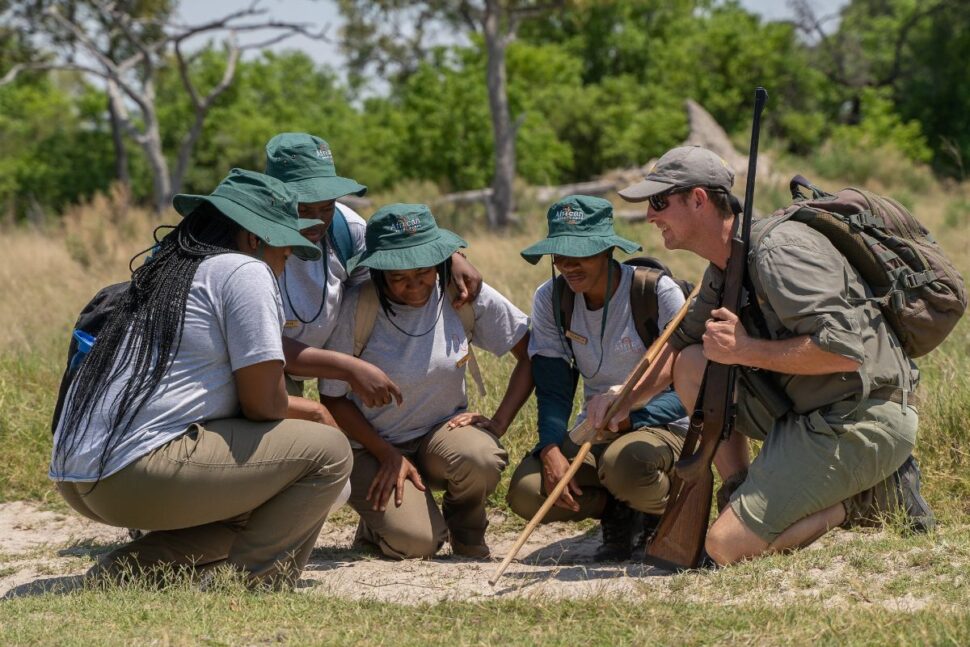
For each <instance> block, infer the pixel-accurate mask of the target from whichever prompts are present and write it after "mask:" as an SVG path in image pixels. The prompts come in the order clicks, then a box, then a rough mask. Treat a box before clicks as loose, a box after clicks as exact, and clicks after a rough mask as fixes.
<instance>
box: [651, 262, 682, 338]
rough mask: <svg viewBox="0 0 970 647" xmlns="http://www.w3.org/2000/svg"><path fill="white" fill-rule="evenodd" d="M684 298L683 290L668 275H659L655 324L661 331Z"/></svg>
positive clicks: (678, 308)
mask: <svg viewBox="0 0 970 647" xmlns="http://www.w3.org/2000/svg"><path fill="white" fill-rule="evenodd" d="M684 301H686V298H685V297H684V291H683V290H681V289H680V286H679V285H677V283H676V282H675V281H674V280H673V279H672V278H670V277H669V276H666V275H665V276H661V277H660V280H659V281H657V320H658V321H657V326H658V328H659V330H660V331H663V330H664V328H666V327H667V324H669V323H670V320H671V319H673V318H674V316H675V315H676V314H677V311H678V310H680V307H681V306H682V305H684Z"/></svg>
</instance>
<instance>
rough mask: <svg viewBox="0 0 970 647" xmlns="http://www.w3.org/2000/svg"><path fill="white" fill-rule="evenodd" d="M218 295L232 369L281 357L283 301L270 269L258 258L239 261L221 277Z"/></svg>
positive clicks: (280, 359) (280, 358) (281, 359)
mask: <svg viewBox="0 0 970 647" xmlns="http://www.w3.org/2000/svg"><path fill="white" fill-rule="evenodd" d="M221 297H222V315H223V330H224V331H225V335H226V346H227V349H228V351H229V365H230V366H231V368H232V370H233V371H237V370H239V369H241V368H245V367H247V366H251V365H253V364H258V363H260V362H266V361H270V360H279V361H280V362H282V361H284V357H283V340H282V338H283V321H284V318H283V303H282V301H281V300H280V291H279V286H278V285H277V283H276V278H275V277H274V276H273V272H272V270H270V269H269V267H268V266H267V265H266V264H265V263H263V262H262V261H255V260H254V261H249V262H244V263H242V264H241V265H239V266H237V267H236V268H235V269H234V270H232V271H231V272H230V273H229V275H228V276H227V277H226V279H225V281H223V283H222V295H221Z"/></svg>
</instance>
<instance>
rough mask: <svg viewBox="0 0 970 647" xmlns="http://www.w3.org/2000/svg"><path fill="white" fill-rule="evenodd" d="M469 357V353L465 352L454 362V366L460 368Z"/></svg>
mask: <svg viewBox="0 0 970 647" xmlns="http://www.w3.org/2000/svg"><path fill="white" fill-rule="evenodd" d="M469 357H471V353H466V354H465V356H464V357H462V358H461V359H460V360H458V361H457V362H455V366H457V367H458V368H461V367H462V366H464V365H465V364H467V363H468V358H469Z"/></svg>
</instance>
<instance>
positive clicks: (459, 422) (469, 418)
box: [448, 411, 508, 438]
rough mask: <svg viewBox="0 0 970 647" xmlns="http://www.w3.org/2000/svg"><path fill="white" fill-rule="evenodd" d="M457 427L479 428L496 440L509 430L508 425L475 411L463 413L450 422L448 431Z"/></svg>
mask: <svg viewBox="0 0 970 647" xmlns="http://www.w3.org/2000/svg"><path fill="white" fill-rule="evenodd" d="M455 427H478V428H479V429H484V430H485V431H487V432H488V433H490V434H492V435H493V436H495V437H496V438H501V437H502V436H503V435H504V434H505V432H506V431H507V430H508V425H503V424H502V423H501V422H499V421H498V420H495V419H494V418H486V417H485V416H483V415H482V414H480V413H475V412H474V411H463V412H462V413H459V414H458V415H456V416H455V417H453V418H452V419H451V420H449V421H448V429H454V428H455Z"/></svg>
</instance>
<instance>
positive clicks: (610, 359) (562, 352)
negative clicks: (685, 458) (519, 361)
mask: <svg viewBox="0 0 970 647" xmlns="http://www.w3.org/2000/svg"><path fill="white" fill-rule="evenodd" d="M620 268H621V274H620V285H619V287H617V289H616V292H615V293H614V294H613V296H612V298H611V299H610V303H609V312H608V313H607V320H606V327H605V328H602V324H603V310H604V308H598V309H596V310H589V309H587V308H586V299H585V297H583V296H582V295H576V299H575V301H574V302H573V315H572V321H571V322H570V328H571V329H572V331H573V332H575V333H576V334H577V335H579V336H582V337H585V338H586V340H587V342H586V343H585V344H583V343H581V342H579V341H577V340H575V339H573V340H572V354H575V356H576V366H577V368H579V372H580V374H581V375H582V376H583V402H584V404H583V409H582V411H581V412H580V414H579V417H578V418H577V422H581V421H582V420H583V419H584V418H585V417H586V404H585V402H586V401H588V400H589V399H590V398H592V397H593V396H594V395H599V394H600V393H604V392H605V391H606V390H607V389H609V388H610V387H611V386H613V385H615V384H622V383H623V381H624V380H626V378H627V376H628V375H629V374H630V373H631V372H632V371H633V369H634V368H635V367H636V365H637V363H638V362H639V361H640V359H641V358H642V357H643V355H644V353H646V352H647V349H646V348H645V347H644V345H643V341H642V340H641V339H640V335H639V334H637V329H636V325H635V324H634V323H633V306H632V305H631V303H630V284H631V282H632V281H633V272H634V268H633V267H632V266H630V265H622V264H621V265H620ZM552 288H553V282H552V280H551V279H550V280H548V281H546V282H545V283H543V284H542V285H540V286H539V288H538V289H537V290H536V292H535V296H534V297H533V300H532V336H531V337H529V357H533V356H535V355H542V356H543V357H554V358H561V359H564V360H566V361H567V362H568V361H571V360H572V354H571V353H570V350H569V344H568V342H567V340H566V339H564V337H563V336H562V335H561V334H560V333H559V328H558V327H557V326H556V315H555V312H554V311H553V304H552ZM683 304H684V293H683V292H682V291H681V289H680V288H679V287H678V286H677V284H676V283H675V282H674V281H673V279H671V278H670V277H667V276H663V277H661V278H660V280H659V281H657V314H658V322H657V324H658V325H659V326H660V329H661V330H663V329H664V328H666V326H667V324H668V323H670V320H671V319H673V318H674V315H676V314H677V311H678V310H679V309H680V307H681V306H682V305H683ZM600 330H603V335H602V337H600ZM670 424H672V425H673V426H675V427H678V428H680V429H686V428H687V418H682V419H680V420H678V421H676V422H674V423H670Z"/></svg>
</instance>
